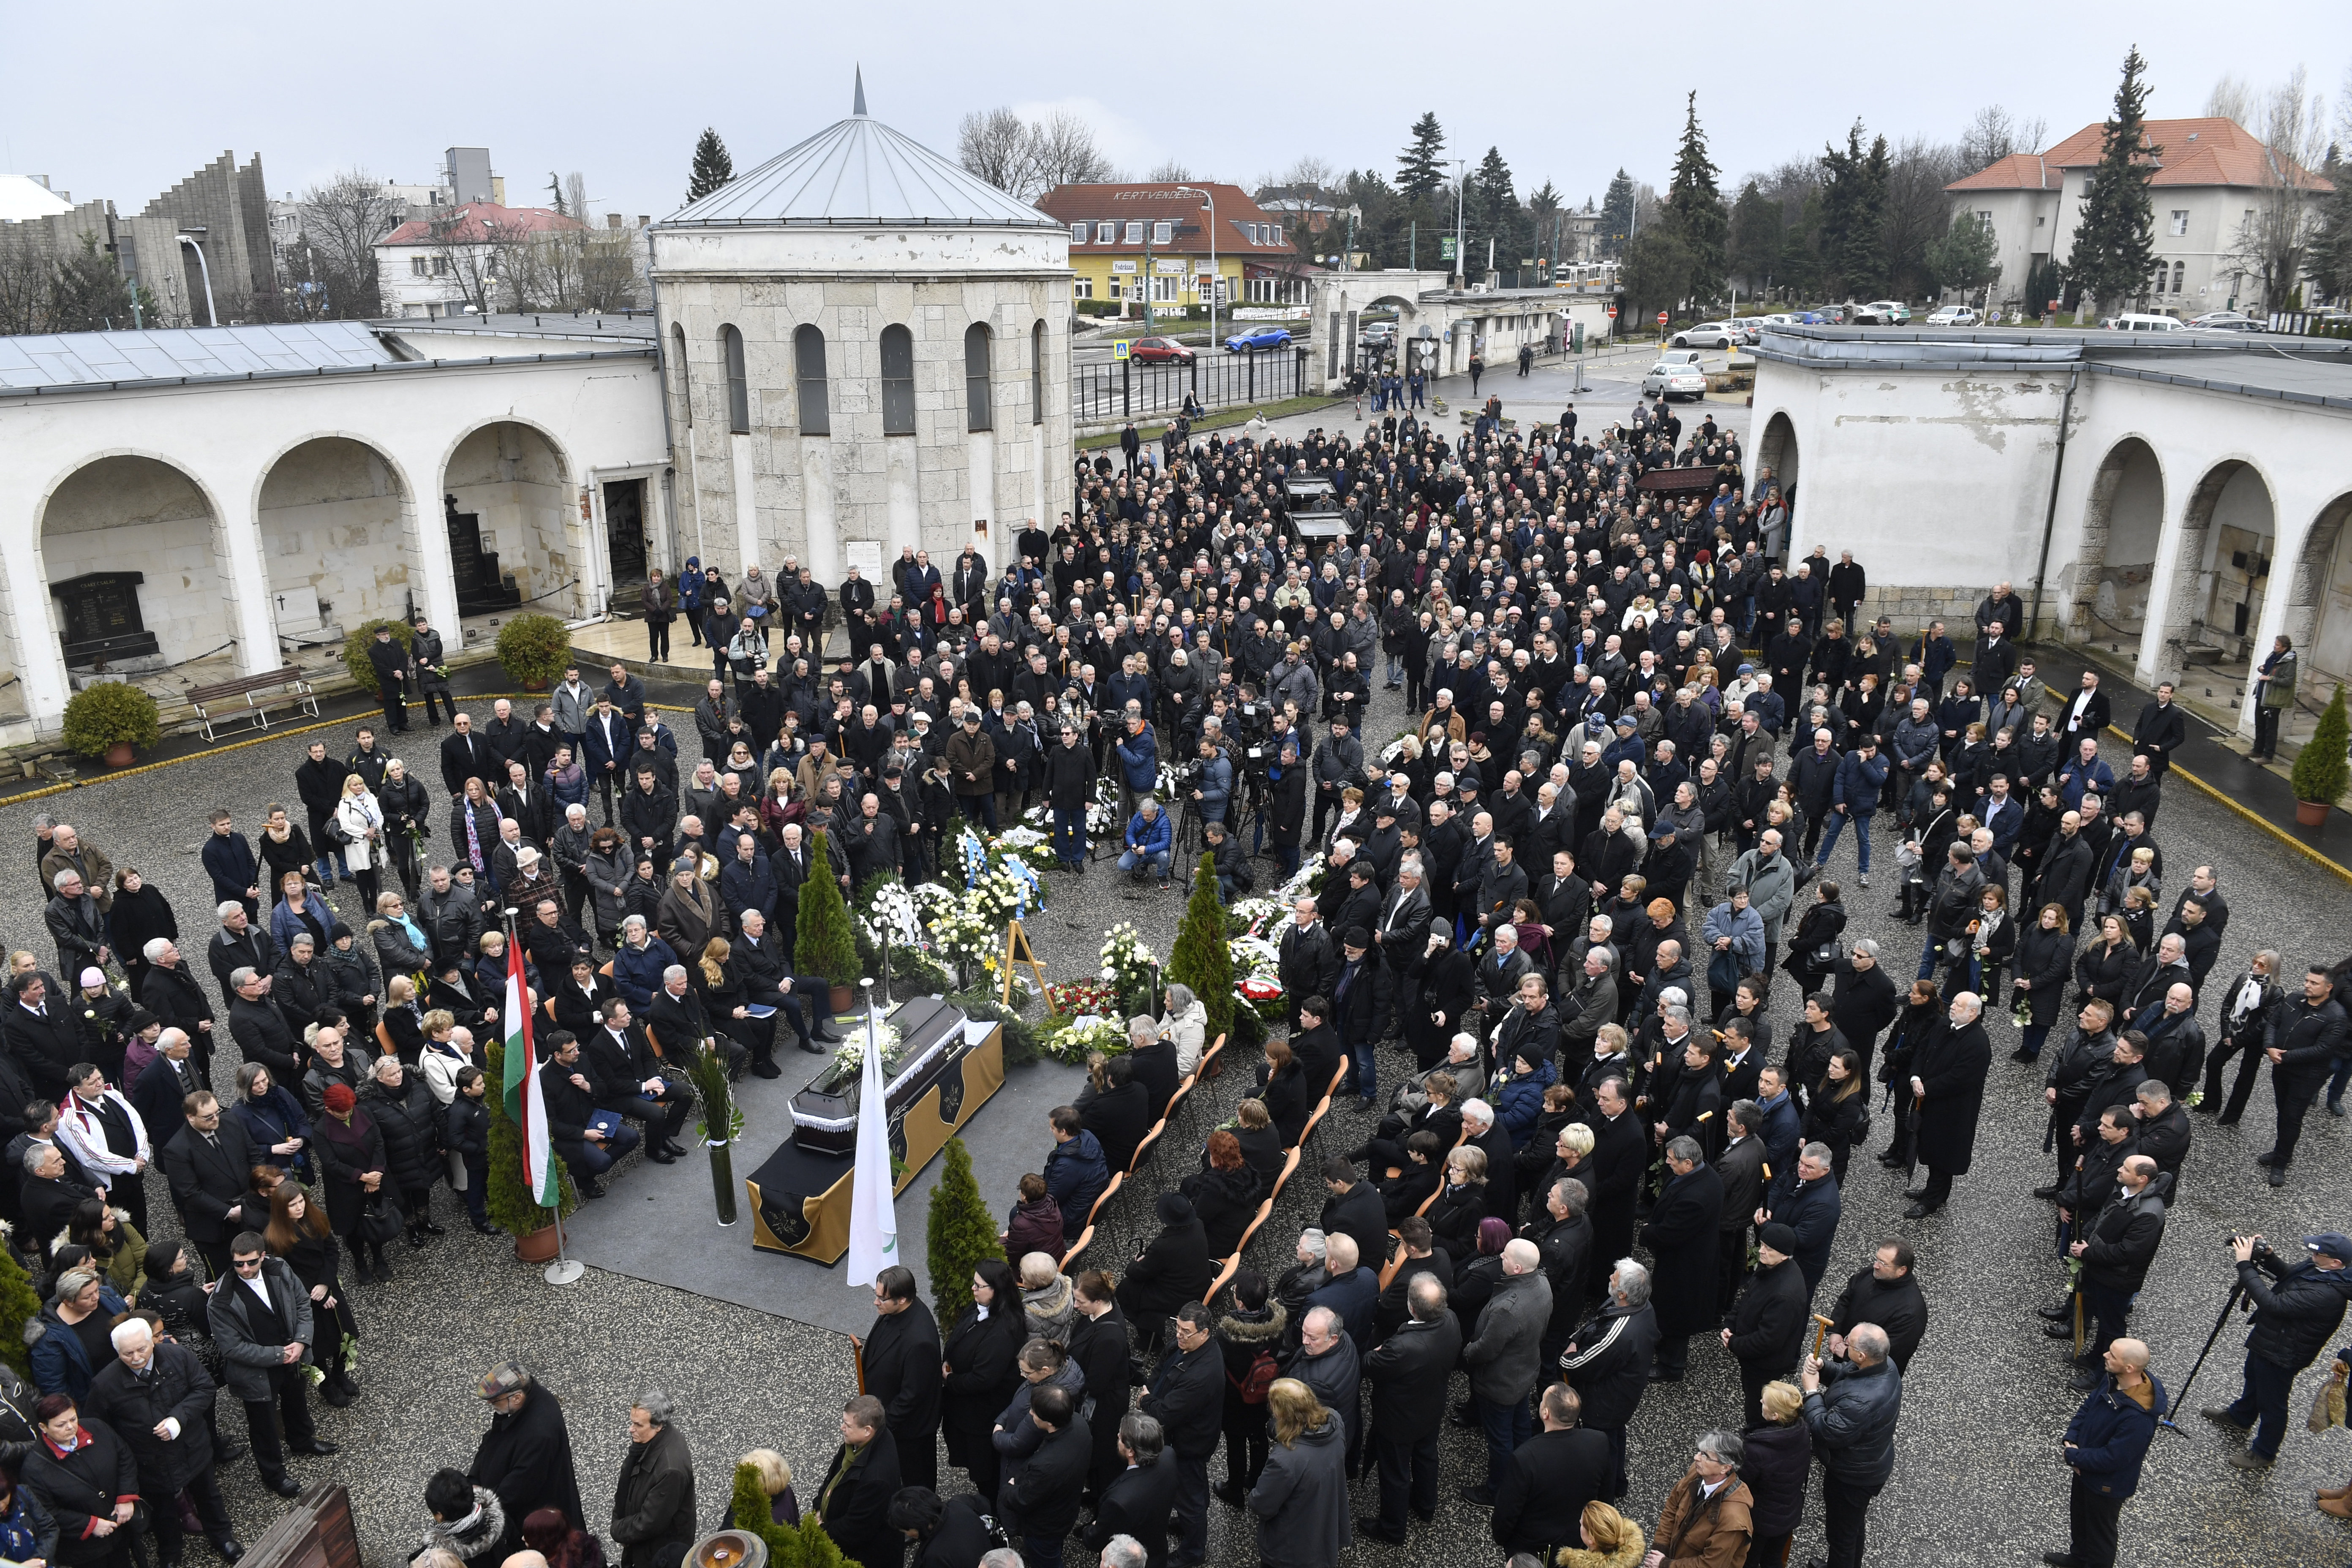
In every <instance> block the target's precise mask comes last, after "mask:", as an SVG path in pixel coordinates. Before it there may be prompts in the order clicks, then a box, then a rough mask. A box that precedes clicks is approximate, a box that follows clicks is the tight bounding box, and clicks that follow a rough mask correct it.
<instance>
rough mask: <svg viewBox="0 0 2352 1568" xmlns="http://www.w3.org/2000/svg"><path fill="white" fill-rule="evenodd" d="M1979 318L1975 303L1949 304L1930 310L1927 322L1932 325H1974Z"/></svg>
mask: <svg viewBox="0 0 2352 1568" xmlns="http://www.w3.org/2000/svg"><path fill="white" fill-rule="evenodd" d="M1978 320H1979V318H1978V316H1977V311H1976V307H1975V306H1973V305H1947V306H1945V307H1944V308H1943V309H1942V310H1935V311H1931V312H1929V314H1928V316H1927V324H1928V325H1929V326H1931V327H1973V326H1975V325H1976V324H1977V321H1978Z"/></svg>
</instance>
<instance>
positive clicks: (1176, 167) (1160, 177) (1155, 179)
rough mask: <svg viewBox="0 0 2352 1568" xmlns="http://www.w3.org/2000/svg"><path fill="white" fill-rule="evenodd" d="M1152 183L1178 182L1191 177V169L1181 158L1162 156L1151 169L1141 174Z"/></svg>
mask: <svg viewBox="0 0 2352 1568" xmlns="http://www.w3.org/2000/svg"><path fill="white" fill-rule="evenodd" d="M1143 177H1144V178H1145V179H1147V180H1149V181H1150V182H1151V183H1152V184H1181V183H1182V182H1183V181H1186V180H1189V179H1191V178H1192V170H1191V169H1190V168H1189V167H1187V166H1186V164H1185V163H1184V160H1183V159H1181V158H1162V159H1161V160H1160V162H1159V163H1158V164H1157V165H1156V166H1155V167H1154V168H1153V169H1152V171H1151V172H1150V174H1146V175H1144V176H1143Z"/></svg>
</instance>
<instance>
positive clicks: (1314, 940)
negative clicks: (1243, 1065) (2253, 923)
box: [1276, 898, 1339, 1029]
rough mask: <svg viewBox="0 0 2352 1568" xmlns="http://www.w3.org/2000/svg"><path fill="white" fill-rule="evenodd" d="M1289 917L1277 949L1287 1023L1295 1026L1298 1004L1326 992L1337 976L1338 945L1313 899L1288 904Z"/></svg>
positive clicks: (1328, 991)
mask: <svg viewBox="0 0 2352 1568" xmlns="http://www.w3.org/2000/svg"><path fill="white" fill-rule="evenodd" d="M1290 908H1291V921H1290V923H1289V924H1288V925H1286V926H1285V927H1283V928H1282V940H1281V941H1280V942H1278V943H1277V944H1276V956H1277V960H1278V962H1279V964H1280V975H1281V980H1282V989H1283V993H1284V994H1285V995H1286V997H1287V998H1288V999H1289V1002H1290V1026H1291V1027H1292V1028H1293V1029H1297V1027H1298V1005H1299V1004H1300V1003H1301V1002H1303V1001H1305V1000H1306V999H1307V997H1309V996H1328V995H1329V994H1331V984H1332V982H1333V981H1335V980H1337V979H1339V944H1338V943H1337V942H1333V941H1332V940H1331V932H1330V929H1329V928H1328V927H1327V926H1325V925H1324V923H1323V921H1322V918H1321V915H1320V913H1319V912H1318V909H1317V906H1316V903H1315V900H1313V899H1312V898H1301V899H1299V900H1297V901H1296V902H1294V903H1293V904H1292V905H1291V906H1290Z"/></svg>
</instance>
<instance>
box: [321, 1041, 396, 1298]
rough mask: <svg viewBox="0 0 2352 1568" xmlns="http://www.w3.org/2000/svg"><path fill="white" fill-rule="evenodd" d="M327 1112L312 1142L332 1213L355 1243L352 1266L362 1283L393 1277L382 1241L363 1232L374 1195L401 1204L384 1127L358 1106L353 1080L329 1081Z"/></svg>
mask: <svg viewBox="0 0 2352 1568" xmlns="http://www.w3.org/2000/svg"><path fill="white" fill-rule="evenodd" d="M325 1101H326V1113H325V1114H324V1115H322V1116H320V1118H319V1120H318V1122H317V1124H316V1126H315V1127H314V1128H313V1131H315V1132H316V1133H317V1135H318V1136H317V1141H316V1142H314V1143H312V1144H311V1146H310V1147H311V1149H312V1151H313V1152H315V1153H316V1154H317V1155H318V1157H319V1171H320V1184H321V1185H323V1186H324V1187H325V1188H326V1189H327V1219H328V1222H329V1223H330V1224H331V1225H332V1226H334V1230H335V1234H336V1235H337V1236H339V1237H342V1238H343V1239H344V1241H345V1243H346V1244H348V1245H349V1246H350V1247H351V1249H352V1273H353V1274H354V1275H356V1276H357V1277H358V1279H359V1280H360V1282H361V1283H362V1284H363V1285H364V1284H367V1283H369V1282H371V1281H373V1280H379V1279H380V1280H382V1281H383V1282H384V1283H386V1284H389V1283H391V1281H392V1266H391V1265H390V1264H389V1263H386V1262H385V1261H384V1257H383V1242H381V1241H377V1240H375V1239H374V1238H373V1237H369V1236H366V1235H364V1234H362V1232H363V1230H364V1227H363V1226H362V1224H361V1216H362V1212H363V1211H364V1210H365V1209H366V1207H367V1206H368V1202H369V1200H370V1199H371V1198H382V1199H383V1200H384V1201H385V1202H386V1203H389V1204H390V1205H392V1207H393V1209H394V1213H397V1212H398V1210H399V1206H400V1205H399V1202H398V1199H397V1197H396V1196H395V1194H396V1190H397V1189H396V1188H395V1186H394V1183H393V1180H392V1173H391V1170H390V1162H389V1159H388V1157H387V1155H386V1153H385V1150H384V1145H383V1131H381V1130H380V1129H379V1128H378V1127H377V1126H376V1124H375V1119H374V1118H373V1117H372V1116H370V1115H369V1114H368V1113H367V1112H366V1111H364V1110H360V1109H359V1097H358V1096H357V1095H355V1094H353V1093H352V1089H351V1085H349V1084H345V1083H331V1084H329V1085H328V1086H327V1090H326V1095H325Z"/></svg>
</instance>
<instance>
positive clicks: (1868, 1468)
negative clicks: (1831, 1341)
mask: <svg viewBox="0 0 2352 1568" xmlns="http://www.w3.org/2000/svg"><path fill="white" fill-rule="evenodd" d="M1886 1352H1887V1343H1886V1331H1885V1329H1883V1328H1881V1327H1879V1326H1878V1325H1877V1324H1876V1323H1856V1324H1855V1325H1854V1326H1853V1332H1852V1333H1850V1334H1848V1335H1846V1337H1845V1359H1844V1360H1843V1361H1829V1362H1823V1361H1822V1360H1821V1359H1820V1358H1819V1357H1818V1356H1810V1355H1809V1356H1807V1357H1806V1358H1805V1359H1804V1361H1803V1362H1802V1363H1800V1365H1799V1367H1798V1370H1797V1381H1798V1383H1799V1384H1800V1385H1801V1386H1802V1388H1803V1389H1804V1393H1805V1427H1806V1430H1808V1431H1809V1432H1811V1434H1812V1436H1813V1453H1814V1454H1815V1455H1816V1456H1817V1457H1818V1458H1820V1459H1821V1461H1822V1536H1823V1538H1824V1543H1825V1544H1826V1545H1827V1547H1828V1548H1829V1556H1828V1561H1829V1563H1831V1564H1832V1568H1861V1563H1862V1560H1863V1552H1864V1547H1865V1546H1866V1545H1867V1544H1868V1535H1869V1523H1870V1504H1871V1500H1872V1499H1874V1498H1875V1497H1876V1496H1877V1495H1878V1494H1879V1492H1880V1491H1881V1490H1883V1489H1885V1486H1886V1481H1887V1478H1888V1477H1890V1476H1892V1475H1893V1474H1894V1473H1895V1422H1896V1421H1897V1420H1898V1419H1900V1418H1901V1416H1902V1414H1903V1374H1902V1373H1899V1372H1897V1371H1895V1363H1893V1362H1891V1361H1889V1360H1888V1359H1887V1356H1886Z"/></svg>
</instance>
